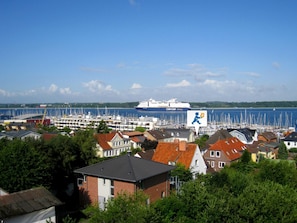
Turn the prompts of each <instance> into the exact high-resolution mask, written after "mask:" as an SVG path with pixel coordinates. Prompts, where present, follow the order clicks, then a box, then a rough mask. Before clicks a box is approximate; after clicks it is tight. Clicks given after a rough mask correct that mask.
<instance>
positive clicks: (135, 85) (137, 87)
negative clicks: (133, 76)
mask: <svg viewBox="0 0 297 223" xmlns="http://www.w3.org/2000/svg"><path fill="white" fill-rule="evenodd" d="M140 88H142V86H141V85H140V84H137V83H133V84H132V86H131V89H140Z"/></svg>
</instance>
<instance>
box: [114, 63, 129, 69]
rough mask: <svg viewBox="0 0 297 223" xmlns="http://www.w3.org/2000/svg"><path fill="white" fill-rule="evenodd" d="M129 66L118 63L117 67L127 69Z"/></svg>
mask: <svg viewBox="0 0 297 223" xmlns="http://www.w3.org/2000/svg"><path fill="white" fill-rule="evenodd" d="M126 66H127V65H126V64H125V63H118V64H117V65H116V67H117V68H125V67H126Z"/></svg>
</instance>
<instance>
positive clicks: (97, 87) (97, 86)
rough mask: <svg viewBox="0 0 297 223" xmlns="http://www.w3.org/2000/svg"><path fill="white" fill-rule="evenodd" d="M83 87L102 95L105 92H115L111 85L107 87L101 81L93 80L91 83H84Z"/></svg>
mask: <svg viewBox="0 0 297 223" xmlns="http://www.w3.org/2000/svg"><path fill="white" fill-rule="evenodd" d="M83 86H84V87H86V88H88V90H89V91H91V92H94V93H102V92H105V91H113V92H116V91H114V90H113V89H112V87H111V85H106V84H105V83H104V82H102V81H99V80H91V81H89V82H86V83H83Z"/></svg>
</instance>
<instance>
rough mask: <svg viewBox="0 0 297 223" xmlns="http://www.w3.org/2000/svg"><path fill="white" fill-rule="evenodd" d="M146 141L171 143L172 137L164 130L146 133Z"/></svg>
mask: <svg viewBox="0 0 297 223" xmlns="http://www.w3.org/2000/svg"><path fill="white" fill-rule="evenodd" d="M144 136H145V138H146V139H148V140H151V141H158V142H171V141H172V138H173V137H172V136H171V134H170V133H168V132H166V131H164V130H149V131H146V132H145V133H144Z"/></svg>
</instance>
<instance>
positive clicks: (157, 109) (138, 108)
mask: <svg viewBox="0 0 297 223" xmlns="http://www.w3.org/2000/svg"><path fill="white" fill-rule="evenodd" d="M136 110H138V111H188V110H191V108H154V107H148V108H144V107H136Z"/></svg>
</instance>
